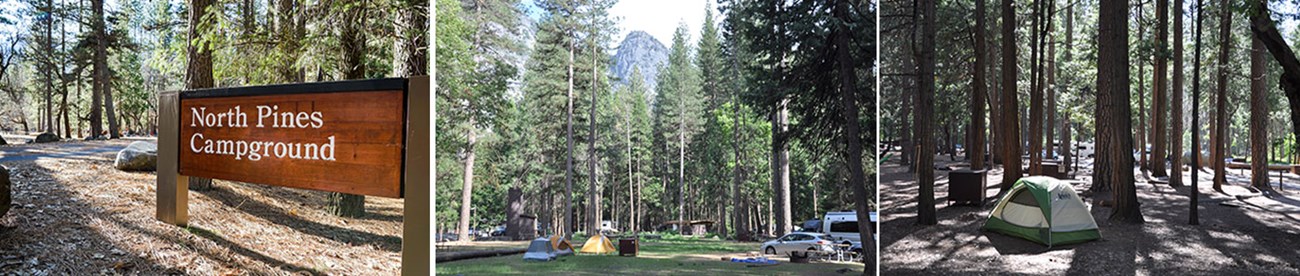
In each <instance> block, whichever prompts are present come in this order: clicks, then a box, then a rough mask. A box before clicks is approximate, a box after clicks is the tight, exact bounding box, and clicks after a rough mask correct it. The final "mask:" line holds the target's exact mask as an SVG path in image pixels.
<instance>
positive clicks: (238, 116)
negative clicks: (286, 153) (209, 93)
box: [190, 105, 325, 128]
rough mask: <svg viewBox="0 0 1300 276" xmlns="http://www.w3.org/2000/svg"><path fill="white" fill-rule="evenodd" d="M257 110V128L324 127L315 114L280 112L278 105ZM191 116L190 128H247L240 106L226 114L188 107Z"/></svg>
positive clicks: (261, 106) (323, 121) (318, 116)
mask: <svg viewBox="0 0 1300 276" xmlns="http://www.w3.org/2000/svg"><path fill="white" fill-rule="evenodd" d="M256 108H257V125H255V126H256V127H258V128H265V127H266V126H267V125H268V124H269V125H270V126H271V127H272V128H321V127H322V126H324V125H325V118H324V117H325V116H324V115H323V114H321V113H320V111H315V112H293V111H287V112H282V111H279V110H280V106H279V105H269V106H268V105H259V106H257V107H256ZM190 113H191V115H193V117H191V119H190V127H242V128H246V127H248V114H247V113H244V112H243V110H242V109H241V108H240V106H238V105H236V106H235V107H234V108H231V109H230V110H227V111H226V112H208V108H207V107H190Z"/></svg>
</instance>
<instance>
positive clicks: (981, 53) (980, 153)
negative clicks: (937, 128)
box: [966, 0, 988, 170]
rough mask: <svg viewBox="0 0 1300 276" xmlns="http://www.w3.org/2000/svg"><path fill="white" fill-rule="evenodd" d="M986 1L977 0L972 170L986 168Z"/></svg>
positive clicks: (970, 149) (972, 108)
mask: <svg viewBox="0 0 1300 276" xmlns="http://www.w3.org/2000/svg"><path fill="white" fill-rule="evenodd" d="M984 1H985V0H975V64H974V65H973V66H972V68H971V71H973V72H972V74H971V75H973V76H974V78H973V79H972V80H971V88H972V89H971V94H972V97H974V99H971V101H970V109H971V111H970V112H971V119H970V125H971V127H970V132H971V135H970V137H971V142H970V143H969V144H968V145H966V148H967V149H968V150H967V151H968V153H969V154H968V155H969V156H970V167H971V169H972V170H979V169H983V168H984V105H985V104H987V103H986V101H987V100H986V98H987V97H988V96H987V95H986V94H987V92H986V91H987V89H988V84H986V83H985V81H986V80H985V78H987V77H988V76H987V75H986V74H985V73H986V72H985V71H984V70H985V64H987V63H988V60H987V58H988V56H987V55H988V53H987V52H988V51H987V50H986V49H984V47H985V46H987V45H986V43H988V42H987V41H986V40H987V38H986V36H987V34H986V33H985V30H986V28H987V26H986V25H987V24H988V23H987V22H985V20H984V11H985V10H986V8H985V7H984Z"/></svg>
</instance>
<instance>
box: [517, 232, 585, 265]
mask: <svg viewBox="0 0 1300 276" xmlns="http://www.w3.org/2000/svg"><path fill="white" fill-rule="evenodd" d="M567 255H573V246H570V245H569V241H567V240H564V238H562V237H560V236H551V238H549V239H548V238H537V239H535V240H533V241H532V242H531V243H528V251H525V252H524V260H525V261H542V262H545V261H551V260H554V259H555V258H556V257H560V256H567Z"/></svg>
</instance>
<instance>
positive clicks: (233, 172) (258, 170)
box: [180, 90, 406, 197]
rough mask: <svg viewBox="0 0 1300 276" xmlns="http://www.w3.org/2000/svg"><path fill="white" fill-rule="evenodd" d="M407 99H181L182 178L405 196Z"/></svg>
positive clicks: (350, 95) (374, 94) (364, 94)
mask: <svg viewBox="0 0 1300 276" xmlns="http://www.w3.org/2000/svg"><path fill="white" fill-rule="evenodd" d="M404 96H405V93H404V91H402V90H375V91H348V92H334V93H319V94H317V93H309V94H273V95H247V96H225V97H222V96H215V97H200V98H185V97H184V94H182V98H181V107H180V111H181V112H180V113H181V114H180V115H181V118H180V147H181V148H180V174H182V175H187V176H198V177H207V178H214V179H226V180H234V181H243V182H251V183H260V184H268V185H276V186H284V187H294V188H303V189H312V190H321V191H330V192H340V193H348V194H358V195H371V196H383V197H401V195H402V194H401V192H402V187H401V183H402V181H401V176H402V145H403V142H404V141H403V138H404V133H403V131H404V130H405V122H406V119H405V117H404V115H405V113H404V111H405V108H404V107H405V104H406V102H405V98H404Z"/></svg>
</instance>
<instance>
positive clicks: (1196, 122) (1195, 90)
mask: <svg viewBox="0 0 1300 276" xmlns="http://www.w3.org/2000/svg"><path fill="white" fill-rule="evenodd" d="M1202 2H1204V1H1203V0H1196V6H1197V7H1198V8H1197V9H1196V44H1195V45H1196V50H1195V51H1196V57H1195V58H1193V59H1192V64H1193V65H1192V125H1191V126H1192V188H1191V189H1190V191H1189V192H1190V193H1191V194H1192V196H1191V200H1189V203H1188V206H1190V207H1191V208H1190V209H1191V210H1190V211H1189V212H1188V222H1187V223H1188V224H1191V225H1199V224H1201V220H1200V216H1199V215H1198V213H1199V211H1197V205H1199V204H1200V194H1201V191H1200V182H1201V181H1200V177H1199V176H1197V174H1198V172H1200V171H1201V127H1200V126H1201V124H1200V120H1201V119H1200V118H1201V116H1200V114H1198V113H1200V112H1201V26H1202V25H1203V24H1204V22H1205V20H1204V19H1205V9H1204V7H1205V5H1204V3H1202ZM1181 6H1182V5H1179V7H1181Z"/></svg>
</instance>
